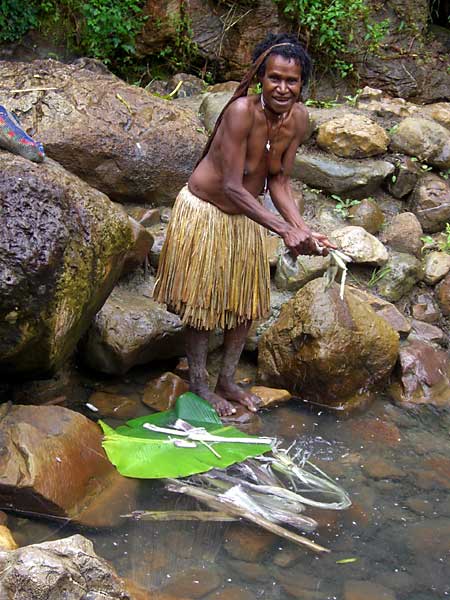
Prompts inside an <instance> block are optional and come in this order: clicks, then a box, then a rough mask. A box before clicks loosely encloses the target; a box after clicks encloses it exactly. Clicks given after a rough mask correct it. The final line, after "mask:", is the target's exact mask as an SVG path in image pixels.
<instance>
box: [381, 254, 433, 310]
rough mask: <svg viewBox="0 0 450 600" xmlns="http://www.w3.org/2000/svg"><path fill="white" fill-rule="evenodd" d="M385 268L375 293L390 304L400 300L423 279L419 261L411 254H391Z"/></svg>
mask: <svg viewBox="0 0 450 600" xmlns="http://www.w3.org/2000/svg"><path fill="white" fill-rule="evenodd" d="M385 268H386V270H387V271H386V274H385V275H384V276H383V277H382V278H381V279H380V280H379V282H378V284H377V291H378V293H379V294H380V295H381V296H383V297H384V298H386V299H387V300H389V301H390V302H397V301H398V300H400V298H402V297H403V296H405V294H407V293H408V292H410V291H411V290H412V288H413V287H414V286H415V284H416V283H417V282H418V281H421V279H422V278H423V271H422V266H421V264H420V261H419V260H418V259H417V258H415V257H414V256H412V255H411V254H405V253H403V252H392V254H391V255H390V256H389V260H388V262H387V263H386V265H385Z"/></svg>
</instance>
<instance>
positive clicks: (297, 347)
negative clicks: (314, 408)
mask: <svg viewBox="0 0 450 600" xmlns="http://www.w3.org/2000/svg"><path fill="white" fill-rule="evenodd" d="M397 353H398V334H397V333H396V332H395V331H394V330H393V329H392V328H391V327H390V326H389V325H388V324H387V323H386V321H385V320H384V319H382V318H381V317H379V316H378V315H377V314H376V313H375V312H374V311H373V309H372V308H371V307H370V306H369V305H368V304H367V303H365V302H362V301H361V300H360V299H359V298H358V297H357V296H356V295H354V294H353V292H352V290H351V289H350V288H347V289H346V292H345V299H344V300H341V299H340V298H339V288H338V286H337V285H333V286H331V287H330V288H329V289H328V290H325V284H324V282H323V280H322V279H316V280H314V281H311V282H310V283H308V284H306V285H305V286H304V287H303V288H302V289H301V290H300V291H298V292H297V294H296V295H295V297H294V298H293V299H292V300H290V301H289V302H287V303H286V304H285V305H284V306H283V308H282V311H281V313H280V317H279V318H278V320H277V321H276V322H275V323H274V324H273V325H272V326H271V327H270V328H269V329H268V330H267V331H266V332H265V333H264V334H263V336H262V338H261V341H260V344H259V356H258V369H259V374H260V377H261V381H262V382H270V383H271V384H272V385H273V384H275V385H279V386H280V387H286V388H287V389H288V390H289V391H291V392H292V393H294V394H299V395H301V397H302V398H306V399H309V400H312V401H316V402H320V403H321V404H326V403H332V402H336V401H338V402H339V404H340V405H345V401H346V398H348V397H350V396H353V395H354V394H356V393H357V391H358V390H359V389H361V388H364V389H367V388H368V387H370V385H372V384H374V383H375V382H379V381H380V380H382V379H383V378H384V377H386V376H387V375H388V373H389V372H390V371H391V369H392V367H393V365H394V363H395V361H396V358H397Z"/></svg>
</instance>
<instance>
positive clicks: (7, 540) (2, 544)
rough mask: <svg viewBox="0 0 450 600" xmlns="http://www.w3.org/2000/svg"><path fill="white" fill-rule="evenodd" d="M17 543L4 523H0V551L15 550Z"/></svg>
mask: <svg viewBox="0 0 450 600" xmlns="http://www.w3.org/2000/svg"><path fill="white" fill-rule="evenodd" d="M18 547H19V546H18V544H17V542H16V541H15V539H14V538H13V535H12V533H11V532H10V530H9V529H8V528H7V527H5V525H0V551H2V550H15V549H16V548H18Z"/></svg>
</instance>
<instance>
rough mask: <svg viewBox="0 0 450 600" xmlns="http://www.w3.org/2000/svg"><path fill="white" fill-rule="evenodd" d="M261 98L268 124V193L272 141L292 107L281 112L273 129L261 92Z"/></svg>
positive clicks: (266, 146)
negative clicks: (285, 111)
mask: <svg viewBox="0 0 450 600" xmlns="http://www.w3.org/2000/svg"><path fill="white" fill-rule="evenodd" d="M260 98H261V107H262V111H263V113H264V116H265V118H266V126H267V142H266V145H265V149H266V162H267V176H266V180H265V182H264V194H266V193H267V192H268V190H269V168H270V152H271V150H272V143H273V142H275V140H276V138H277V135H278V133H279V131H280V129H281V126H282V125H283V122H284V120H285V119H286V117H287V116H288V115H289V114H290V112H291V111H290V109H289V111H288V112H287V113H281V115H279V116H278V121H277V123H276V125H275V127H274V128H273V129H272V123H271V121H270V119H269V118H268V116H267V113H266V103H265V101H264V98H263V95H262V94H261V96H260Z"/></svg>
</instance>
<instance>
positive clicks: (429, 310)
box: [411, 294, 441, 323]
mask: <svg viewBox="0 0 450 600" xmlns="http://www.w3.org/2000/svg"><path fill="white" fill-rule="evenodd" d="M411 309H412V315H413V317H414V318H415V319H418V320H419V321H425V322H426V323H436V321H439V319H440V316H441V313H440V311H439V308H438V306H437V304H436V302H435V301H434V298H433V296H432V294H419V295H418V296H417V299H416V300H415V301H414V302H413V303H412V306H411Z"/></svg>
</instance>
